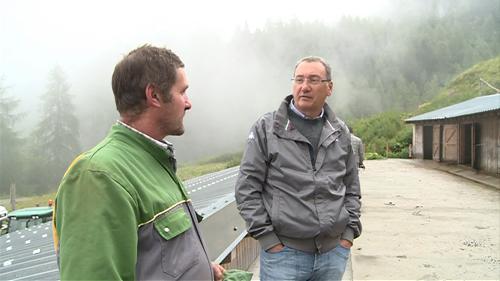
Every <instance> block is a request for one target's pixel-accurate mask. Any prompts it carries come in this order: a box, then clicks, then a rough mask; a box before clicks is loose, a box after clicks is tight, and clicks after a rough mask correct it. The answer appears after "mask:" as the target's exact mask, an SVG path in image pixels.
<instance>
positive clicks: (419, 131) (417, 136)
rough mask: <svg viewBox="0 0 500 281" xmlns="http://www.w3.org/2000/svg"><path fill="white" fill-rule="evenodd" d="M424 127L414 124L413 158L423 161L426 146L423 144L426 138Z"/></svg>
mask: <svg viewBox="0 0 500 281" xmlns="http://www.w3.org/2000/svg"><path fill="white" fill-rule="evenodd" d="M423 128H424V127H423V126H422V125H420V124H413V145H412V153H413V158H417V159H423V158H424V144H423V142H422V140H423V138H424V130H423Z"/></svg>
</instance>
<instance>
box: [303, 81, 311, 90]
mask: <svg viewBox="0 0 500 281" xmlns="http://www.w3.org/2000/svg"><path fill="white" fill-rule="evenodd" d="M310 90H311V85H309V82H308V81H307V80H306V81H304V83H302V84H301V85H300V91H301V92H309V91H310Z"/></svg>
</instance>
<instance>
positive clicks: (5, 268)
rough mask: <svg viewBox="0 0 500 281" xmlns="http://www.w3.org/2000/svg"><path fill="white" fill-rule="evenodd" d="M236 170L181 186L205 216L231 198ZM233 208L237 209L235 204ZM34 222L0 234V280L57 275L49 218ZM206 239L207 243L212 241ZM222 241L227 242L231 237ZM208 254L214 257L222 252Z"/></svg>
mask: <svg viewBox="0 0 500 281" xmlns="http://www.w3.org/2000/svg"><path fill="white" fill-rule="evenodd" d="M238 171H239V168H238V167H233V168H230V169H226V170H223V171H219V172H215V173H211V174H207V175H204V176H201V177H197V178H194V179H191V180H188V181H185V182H184V186H185V187H186V189H187V191H188V194H190V196H191V198H192V200H193V206H194V208H195V209H196V211H197V212H198V213H200V214H202V215H203V216H204V217H205V218H208V217H209V216H211V215H213V214H214V213H216V212H218V211H220V210H221V209H223V208H224V207H225V206H226V205H227V204H228V203H230V202H232V201H234V185H235V183H236V177H237V175H238ZM234 212H235V213H237V209H236V208H234ZM34 223H35V224H37V225H30V227H28V228H26V229H21V230H17V231H14V232H11V233H8V234H5V235H1V236H0V280H59V279H60V276H59V270H58V267H57V259H56V253H55V251H54V243H53V238H52V225H51V222H46V223H43V224H39V223H40V222H39V220H37V221H36V222H34ZM225 224H226V225H227V226H228V227H229V231H230V232H231V233H234V235H240V233H243V232H245V229H244V227H241V229H239V232H237V231H236V230H234V229H233V228H232V227H231V226H232V222H225ZM207 228H210V227H207ZM205 230H207V229H205ZM210 231H212V232H216V234H217V238H218V240H221V239H222V240H224V238H225V237H226V236H227V234H226V233H227V230H223V229H221V228H211V229H210ZM208 234H209V233H205V234H204V235H205V236H207V235H208ZM212 236H213V235H212ZM205 241H206V242H207V245H212V244H214V243H215V242H213V241H209V240H205ZM225 242H227V243H228V244H230V243H232V242H233V241H225ZM218 243H219V244H221V243H220V242H218ZM209 254H211V255H214V256H215V257H217V256H218V255H219V254H221V253H209Z"/></svg>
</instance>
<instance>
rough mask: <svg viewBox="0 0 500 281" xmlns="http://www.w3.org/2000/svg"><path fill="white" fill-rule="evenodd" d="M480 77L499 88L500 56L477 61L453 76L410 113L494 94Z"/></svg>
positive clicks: (426, 110) (427, 110) (420, 112)
mask: <svg viewBox="0 0 500 281" xmlns="http://www.w3.org/2000/svg"><path fill="white" fill-rule="evenodd" d="M481 79H483V80H485V81H487V82H488V83H489V84H491V85H492V86H493V87H495V88H497V89H499V88H500V56H497V57H496V58H493V59H491V60H487V61H484V62H481V63H478V64H476V65H474V66H473V67H471V68H469V69H468V70H466V71H464V72H463V73H461V74H460V75H458V76H457V77H455V79H453V80H452V81H451V82H450V83H449V85H448V86H447V87H446V88H444V89H443V90H442V91H441V92H440V93H439V94H438V95H436V96H435V97H434V98H433V99H432V100H431V101H430V102H428V103H425V104H422V105H421V106H420V107H419V109H418V110H417V111H416V112H414V114H412V115H417V114H422V113H425V112H429V111H432V110H435V109H438V108H441V107H445V106H448V105H452V104H456V103H459V102H462V101H465V100H468V99H471V98H474V97H478V96H485V95H491V94H495V93H496V91H495V90H494V89H492V88H490V87H488V86H487V85H486V83H484V82H481Z"/></svg>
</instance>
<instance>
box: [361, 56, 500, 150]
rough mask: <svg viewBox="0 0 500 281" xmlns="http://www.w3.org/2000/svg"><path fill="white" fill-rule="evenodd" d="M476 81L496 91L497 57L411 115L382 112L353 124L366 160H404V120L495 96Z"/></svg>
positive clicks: (407, 138) (407, 136)
mask: <svg viewBox="0 0 500 281" xmlns="http://www.w3.org/2000/svg"><path fill="white" fill-rule="evenodd" d="M480 79H483V80H485V81H487V82H488V83H489V84H491V85H492V86H493V87H495V88H497V89H499V88H500V56H497V57H496V58H493V59H490V60H487V61H483V62H481V63H478V64H476V65H474V66H473V67H471V68H469V69H468V70H466V71H464V72H463V73H461V74H459V75H458V76H456V77H455V78H454V79H453V80H451V81H450V82H449V83H448V85H447V86H446V87H445V88H443V89H442V90H441V91H440V92H439V93H438V94H437V95H436V96H435V97H434V98H432V99H431V100H430V101H429V102H427V103H424V104H422V105H420V106H419V108H418V109H416V110H415V111H414V112H384V113H381V114H377V115H375V116H372V117H369V118H363V119H359V120H356V121H354V122H353V127H354V131H355V133H356V135H358V136H360V137H361V139H362V140H363V142H364V143H365V149H366V151H367V152H371V153H372V154H370V155H372V156H369V157H368V158H370V157H373V158H377V157H378V155H382V156H384V157H397V158H406V157H408V145H409V144H410V143H411V141H412V125H409V124H406V123H405V122H404V120H405V119H406V118H409V117H411V116H415V115H419V114H422V113H425V112H429V111H432V110H435V109H438V108H442V107H445V106H448V105H452V104H456V103H459V102H462V101H464V100H468V99H471V98H474V97H477V96H483V95H491V94H495V93H496V91H495V90H494V89H492V88H490V87H488V86H487V85H486V84H485V83H484V82H481V80H480Z"/></svg>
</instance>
